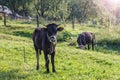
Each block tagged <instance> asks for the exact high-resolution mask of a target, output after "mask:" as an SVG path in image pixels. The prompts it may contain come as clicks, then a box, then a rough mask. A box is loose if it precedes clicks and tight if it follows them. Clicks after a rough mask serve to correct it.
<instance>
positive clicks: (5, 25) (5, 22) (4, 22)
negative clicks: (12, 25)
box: [3, 13, 6, 26]
mask: <svg viewBox="0 0 120 80" xmlns="http://www.w3.org/2000/svg"><path fill="white" fill-rule="evenodd" d="M3 15H4V26H6V13H3Z"/></svg>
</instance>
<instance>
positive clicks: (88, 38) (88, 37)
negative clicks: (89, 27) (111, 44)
mask: <svg viewBox="0 0 120 80" xmlns="http://www.w3.org/2000/svg"><path fill="white" fill-rule="evenodd" d="M83 34H84V35H85V40H86V43H87V44H90V43H91V41H92V40H93V39H94V34H93V33H92V32H84V33H83Z"/></svg>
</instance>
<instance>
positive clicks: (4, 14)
mask: <svg viewBox="0 0 120 80" xmlns="http://www.w3.org/2000/svg"><path fill="white" fill-rule="evenodd" d="M2 9H3V16H4V26H6V13H5V12H4V10H5V9H4V7H3V6H2Z"/></svg>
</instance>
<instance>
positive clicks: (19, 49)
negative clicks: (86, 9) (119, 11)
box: [0, 21, 120, 80]
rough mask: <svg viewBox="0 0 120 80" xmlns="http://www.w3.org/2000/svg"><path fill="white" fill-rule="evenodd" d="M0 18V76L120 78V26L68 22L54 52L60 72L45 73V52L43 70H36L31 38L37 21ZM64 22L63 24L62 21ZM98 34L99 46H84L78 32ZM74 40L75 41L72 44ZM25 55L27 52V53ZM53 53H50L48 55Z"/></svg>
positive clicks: (11, 79) (21, 79)
mask: <svg viewBox="0 0 120 80" xmlns="http://www.w3.org/2000/svg"><path fill="white" fill-rule="evenodd" d="M7 24H9V25H8V26H7V27H5V26H3V23H2V21H0V80H120V28H119V27H117V26H111V27H110V28H109V30H107V29H105V28H103V27H101V26H95V27H93V26H88V25H84V26H82V25H79V24H76V25H75V26H76V28H75V30H72V28H71V24H66V27H64V31H63V32H60V33H59V35H58V44H57V49H56V56H55V67H56V70H57V72H56V73H53V72H52V71H51V64H50V73H48V74H47V73H45V66H44V65H45V61H44V57H43V53H42V54H41V55H40V70H39V71H36V55H35V50H34V47H33V42H32V32H33V31H34V29H35V28H36V26H35V24H30V23H29V24H26V23H22V22H14V21H8V22H7ZM61 26H63V25H61ZM83 31H91V32H94V33H95V34H96V42H97V45H96V49H95V50H94V51H92V50H81V49H79V48H78V46H77V43H76V39H77V36H78V34H79V33H81V32H83ZM70 44H74V45H70ZM24 55H25V56H24ZM49 57H50V56H49Z"/></svg>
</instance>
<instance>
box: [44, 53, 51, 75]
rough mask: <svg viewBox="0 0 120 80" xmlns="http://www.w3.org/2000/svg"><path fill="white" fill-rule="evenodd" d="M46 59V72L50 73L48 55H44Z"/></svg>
mask: <svg viewBox="0 0 120 80" xmlns="http://www.w3.org/2000/svg"><path fill="white" fill-rule="evenodd" d="M44 58H45V66H46V72H48V73H49V72H50V71H49V58H48V54H47V53H44Z"/></svg>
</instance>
